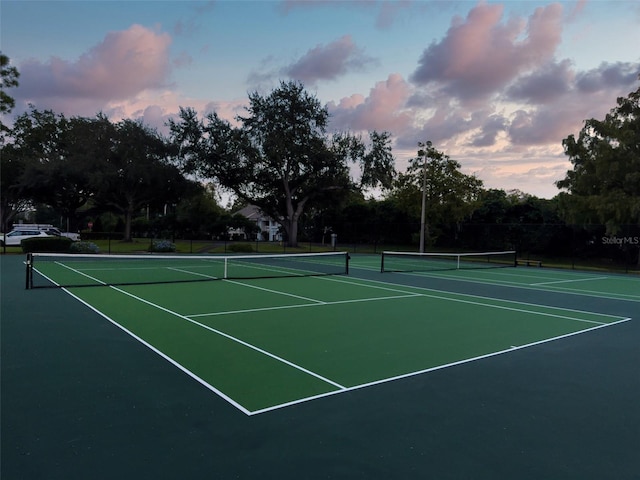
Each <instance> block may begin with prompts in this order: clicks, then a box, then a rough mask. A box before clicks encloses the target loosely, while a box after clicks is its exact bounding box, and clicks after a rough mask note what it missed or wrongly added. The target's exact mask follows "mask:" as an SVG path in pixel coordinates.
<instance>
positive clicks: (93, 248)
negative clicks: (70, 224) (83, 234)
mask: <svg viewBox="0 0 640 480" xmlns="http://www.w3.org/2000/svg"><path fill="white" fill-rule="evenodd" d="M69 252H70V253H100V248H98V246H97V245H96V244H95V243H93V242H73V243H72V244H71V246H70V247H69Z"/></svg>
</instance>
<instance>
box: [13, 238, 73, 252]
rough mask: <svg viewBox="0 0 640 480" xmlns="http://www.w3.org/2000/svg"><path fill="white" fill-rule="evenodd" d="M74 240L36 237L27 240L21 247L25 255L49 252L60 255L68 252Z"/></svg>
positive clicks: (23, 241)
mask: <svg viewBox="0 0 640 480" xmlns="http://www.w3.org/2000/svg"><path fill="white" fill-rule="evenodd" d="M72 243H73V240H71V239H70V238H67V237H34V238H25V239H24V240H22V242H21V243H20V245H21V246H22V251H23V252H25V253H32V252H48V253H59V252H68V251H69V248H70V247H71V244H72Z"/></svg>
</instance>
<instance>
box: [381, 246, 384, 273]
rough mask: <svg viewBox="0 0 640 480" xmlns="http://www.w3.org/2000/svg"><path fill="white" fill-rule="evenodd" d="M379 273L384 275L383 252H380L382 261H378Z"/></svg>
mask: <svg viewBox="0 0 640 480" xmlns="http://www.w3.org/2000/svg"><path fill="white" fill-rule="evenodd" d="M380 273H384V251H383V252H382V260H381V261H380Z"/></svg>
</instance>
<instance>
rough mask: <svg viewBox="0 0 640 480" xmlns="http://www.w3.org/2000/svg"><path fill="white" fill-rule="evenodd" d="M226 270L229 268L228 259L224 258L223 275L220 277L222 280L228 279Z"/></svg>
mask: <svg viewBox="0 0 640 480" xmlns="http://www.w3.org/2000/svg"><path fill="white" fill-rule="evenodd" d="M228 268H229V258H228V257H224V274H223V276H222V278H225V279H226V278H228V277H229V275H228V273H227V272H228Z"/></svg>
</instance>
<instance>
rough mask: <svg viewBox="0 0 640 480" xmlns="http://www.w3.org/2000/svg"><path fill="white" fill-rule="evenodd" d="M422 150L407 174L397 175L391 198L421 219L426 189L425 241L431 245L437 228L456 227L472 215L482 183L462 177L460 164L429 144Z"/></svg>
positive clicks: (411, 160)
mask: <svg viewBox="0 0 640 480" xmlns="http://www.w3.org/2000/svg"><path fill="white" fill-rule="evenodd" d="M420 147H421V148H420V150H419V151H418V155H417V157H416V158H412V159H410V160H409V166H408V167H407V171H406V173H404V174H400V175H398V179H397V180H396V181H395V183H394V188H393V190H392V191H391V194H390V197H389V198H390V199H392V200H393V201H394V202H396V204H397V205H399V206H401V207H402V208H403V209H404V210H405V211H407V212H409V213H410V214H411V216H413V217H414V218H418V217H419V216H420V215H421V210H422V209H421V198H422V190H423V188H424V189H425V209H424V211H425V222H424V223H425V226H424V227H425V237H426V240H427V243H428V244H431V245H432V244H433V243H434V242H435V240H436V238H437V236H438V232H437V231H436V230H434V228H433V227H434V226H435V225H444V224H449V223H457V222H460V221H462V220H463V219H464V218H465V217H467V216H469V215H470V214H471V212H472V211H473V210H474V208H475V207H476V206H477V201H478V198H479V195H480V193H481V192H482V180H480V179H478V178H477V177H475V176H473V175H465V174H464V173H462V172H461V171H460V168H461V165H460V163H458V162H457V161H455V160H452V159H451V158H450V157H449V156H448V155H446V154H445V153H443V152H440V151H438V150H436V149H435V148H434V147H433V146H432V145H431V143H430V142H427V143H426V144H420Z"/></svg>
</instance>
